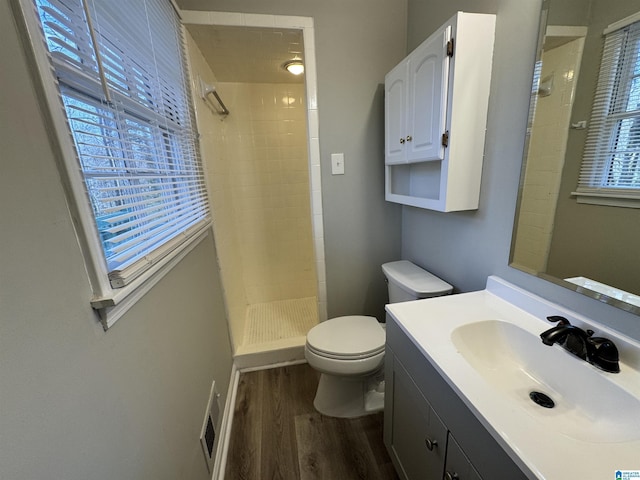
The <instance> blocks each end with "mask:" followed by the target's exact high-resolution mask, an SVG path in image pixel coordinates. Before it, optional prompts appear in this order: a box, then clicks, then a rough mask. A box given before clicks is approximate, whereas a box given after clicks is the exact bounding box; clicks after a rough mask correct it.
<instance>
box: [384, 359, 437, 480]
mask: <svg viewBox="0 0 640 480" xmlns="http://www.w3.org/2000/svg"><path fill="white" fill-rule="evenodd" d="M392 373H393V386H394V392H395V396H394V402H393V406H392V410H393V413H392V416H393V429H392V431H391V442H390V447H391V452H392V456H393V457H394V458H395V460H396V461H397V464H399V465H401V471H399V472H398V473H399V474H400V476H401V477H404V478H405V479H412V478H420V479H422V478H425V479H429V478H438V479H439V478H442V472H443V469H444V462H445V449H446V446H447V427H445V426H444V424H443V423H442V421H441V420H440V418H439V417H438V415H436V412H434V411H433V409H432V408H431V406H430V405H429V402H427V401H426V400H425V398H424V397H423V396H422V394H421V393H420V390H419V389H418V387H417V386H416V384H415V383H414V382H413V380H411V377H410V376H409V374H408V373H407V371H406V370H405V369H404V367H403V366H402V364H401V363H400V362H398V363H396V364H395V365H394V370H393V372H392ZM385 383H386V382H385Z"/></svg>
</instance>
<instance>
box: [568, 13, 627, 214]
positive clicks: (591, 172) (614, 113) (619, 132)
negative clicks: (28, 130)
mask: <svg viewBox="0 0 640 480" xmlns="http://www.w3.org/2000/svg"><path fill="white" fill-rule="evenodd" d="M639 54H640V22H635V23H631V24H628V25H626V26H624V27H622V28H618V29H616V30H614V31H611V32H610V33H606V34H605V40H604V49H603V53H602V61H601V66H600V74H599V77H598V84H597V88H596V94H595V100H594V106H593V110H592V117H591V124H590V127H589V133H588V135H587V142H586V145H585V151H584V157H583V162H582V167H581V171H580V177H579V180H578V189H577V191H576V192H574V193H575V194H576V195H578V198H579V200H580V199H582V201H586V202H589V203H605V204H612V205H614V204H619V205H623V204H621V203H617V202H613V203H608V202H607V201H602V200H593V199H591V200H590V199H589V197H595V198H598V197H600V198H601V199H602V198H614V199H615V198H618V199H622V200H624V199H640V56H639ZM585 197H586V198H585ZM625 206H638V207H640V204H637V203H631V204H627V205H625Z"/></svg>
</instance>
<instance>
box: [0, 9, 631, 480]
mask: <svg viewBox="0 0 640 480" xmlns="http://www.w3.org/2000/svg"><path fill="white" fill-rule="evenodd" d="M16 3H17V2H16V1H11V2H3V4H2V5H1V6H0V9H1V10H0V26H1V28H2V31H3V32H4V34H3V39H4V40H3V44H2V47H1V49H0V52H1V53H0V55H1V57H0V58H1V59H2V64H3V69H2V71H1V73H0V76H1V78H2V80H1V82H2V85H3V86H5V88H3V89H2V91H1V92H0V104H1V105H2V106H3V108H2V114H1V115H0V118H2V128H0V145H2V152H3V160H4V161H3V174H2V176H0V184H1V185H2V188H0V192H2V193H1V194H0V195H2V197H1V198H2V209H1V211H2V225H5V226H9V225H11V226H12V227H13V228H6V229H3V235H2V240H0V245H1V248H0V251H1V252H2V255H3V269H2V274H1V275H0V311H1V314H0V332H1V333H0V343H1V348H0V385H1V386H2V387H1V388H0V397H1V401H0V405H1V407H0V408H1V411H2V414H1V415H0V427H1V428H0V430H1V431H2V432H3V435H2V436H1V437H0V452H1V453H0V474H1V475H0V476H2V477H6V478H11V479H14V478H15V479H21V478H29V479H40V478H43V479H44V478H67V479H84V478H108V477H116V478H123V479H125V478H131V479H146V478H154V479H164V478H166V479H173V478H189V479H191V478H193V479H200V478H201V479H204V478H210V475H209V473H208V471H207V468H206V466H205V465H204V462H203V461H202V451H201V446H200V443H199V438H198V436H199V433H200V428H201V424H202V416H203V411H204V409H205V407H206V403H207V398H208V396H209V390H210V387H211V382H212V380H213V379H215V380H216V385H217V388H219V390H218V391H219V393H220V394H221V396H220V404H221V405H224V404H225V402H226V400H227V397H228V395H229V380H230V378H231V371H232V347H231V342H230V340H229V330H228V326H227V323H226V313H225V310H224V303H223V296H222V287H221V283H220V278H219V276H218V275H217V274H216V272H217V269H218V268H219V266H218V263H217V260H216V258H217V254H216V245H215V244H214V242H213V240H212V239H211V238H210V237H209V238H208V239H206V241H204V242H203V243H201V244H200V245H199V246H198V247H197V248H195V249H194V250H193V251H192V252H191V253H190V254H189V255H188V256H186V257H185V258H184V259H183V260H182V261H181V262H180V263H179V264H178V265H176V266H175V267H174V269H173V270H172V271H171V272H170V274H169V275H167V276H166V277H165V278H164V279H163V280H162V281H160V282H159V283H158V284H157V285H156V286H155V287H154V288H153V289H151V290H150V291H149V292H148V293H147V294H146V295H145V296H144V297H143V298H141V299H140V300H139V301H138V303H137V304H136V305H135V306H134V307H133V308H132V309H131V310H130V311H129V312H128V313H127V314H126V315H125V316H123V317H122V318H121V319H120V320H119V321H118V322H117V324H115V325H114V327H112V328H111V329H110V330H109V331H108V332H104V331H103V329H102V326H101V325H100V322H99V320H98V319H97V316H96V314H95V312H94V311H93V310H92V309H91V307H90V304H89V301H88V299H89V298H90V297H91V285H90V284H89V282H88V280H87V271H86V266H85V263H84V261H83V257H82V252H81V248H80V246H79V243H78V237H77V234H76V228H77V227H76V225H75V224H74V220H73V216H72V215H71V214H70V213H69V210H68V205H67V202H66V200H65V198H66V197H65V193H66V192H65V185H64V184H63V182H61V181H59V174H58V171H57V167H56V161H57V154H56V150H55V148H54V147H53V146H52V140H51V139H50V136H49V133H48V129H47V118H46V115H44V114H43V113H42V109H41V107H40V106H39V103H38V101H37V100H38V96H37V91H38V88H37V84H36V82H34V81H33V77H32V71H33V70H32V66H31V65H30V63H29V62H28V61H27V59H26V58H25V54H24V45H23V37H24V36H23V33H22V30H21V28H19V25H18V24H17V23H16V22H14V20H13V18H14V14H15V10H16V9H17V7H16ZM541 3H542V2H540V1H531V2H513V1H510V0H481V1H470V0H458V1H455V2H449V3H446V4H445V3H443V2H425V1H419V0H408V1H401V2H398V1H397V0H375V1H374V2H371V1H370V0H367V1H365V0H356V1H350V2H313V1H310V0H308V1H303V2H288V1H283V0H274V1H270V2H263V1H255V0H243V1H231V0H216V1H207V2H205V1H198V0H184V1H179V2H178V4H179V6H180V7H181V8H182V9H185V10H215V11H227V12H238V11H242V12H245V13H257V14H271V15H283V16H284V15H294V16H301V17H312V18H313V19H314V30H315V47H316V61H317V82H318V99H317V101H318V105H317V108H318V124H319V132H320V137H319V138H320V141H319V152H320V158H321V170H322V208H323V226H324V251H325V261H326V288H327V316H328V317H329V318H331V317H336V316H339V315H348V314H352V313H354V312H357V313H360V314H367V315H373V316H376V317H378V318H380V319H381V318H382V317H383V315H384V304H385V302H386V286H385V283H384V278H383V276H382V272H381V270H380V266H381V265H382V264H383V263H385V262H388V261H392V260H397V259H399V258H404V259H410V260H412V261H414V262H415V263H418V264H420V265H422V266H424V267H425V268H428V269H429V270H430V271H431V272H433V273H434V274H436V275H438V276H440V277H442V278H444V279H446V280H447V281H448V282H450V283H451V284H452V285H454V286H455V287H456V291H458V292H469V291H474V290H480V289H483V288H484V286H485V283H486V279H487V277H488V276H489V275H499V276H501V277H503V278H505V279H507V280H508V281H510V282H513V283H515V284H517V285H519V286H521V287H523V288H525V289H527V290H530V291H532V292H534V293H537V294H539V295H542V296H544V297H545V298H548V299H550V300H552V301H555V302H557V303H561V304H563V305H565V306H567V307H569V308H571V309H573V310H575V311H578V312H582V313H585V314H588V315H589V316H590V317H593V318H599V319H606V322H607V323H608V325H609V326H610V327H611V328H614V329H616V330H619V331H621V332H623V333H626V334H627V335H629V336H630V337H633V338H636V339H638V338H640V327H639V323H638V317H637V316H636V315H633V314H631V313H628V312H625V311H623V310H620V309H616V308H612V307H610V306H609V305H605V304H603V303H601V302H598V301H596V300H593V299H591V298H587V297H584V296H582V295H578V294H576V293H574V292H571V291H569V290H567V289H565V288H563V287H560V286H557V285H554V284H552V283H549V282H546V281H543V280H542V279H540V278H536V277H533V276H530V275H526V274H525V273H523V272H521V271H519V270H516V269H513V268H511V267H509V266H508V264H509V251H510V244H511V232H512V226H513V218H514V212H515V208H516V199H517V195H518V180H519V175H520V167H521V159H522V151H523V148H524V131H525V129H526V116H527V111H528V107H529V93H530V78H531V74H532V71H533V66H532V64H533V59H534V55H535V45H536V35H537V30H538V21H539V12H540V6H541ZM576 3H577V2H576ZM457 10H463V11H472V12H486V13H495V14H496V15H497V27H496V37H495V38H496V43H495V50H494V64H493V74H492V85H491V97H490V106H489V115H488V125H487V136H486V149H485V161H484V167H483V175H482V188H481V197H480V208H479V209H478V210H477V211H470V212H463V213H454V214H442V213H437V212H428V211H424V210H419V209H413V208H403V207H400V206H399V205H396V204H391V203H388V202H385V201H384V169H383V163H384V160H383V144H384V141H383V138H384V127H383V121H382V119H383V114H384V112H383V85H382V84H383V81H384V75H385V74H386V73H387V72H388V71H389V70H390V69H391V68H392V67H393V66H394V65H395V64H397V63H398V62H399V61H400V60H401V59H402V58H403V57H404V56H405V55H406V54H407V52H409V51H411V50H412V49H413V48H415V46H417V45H418V44H419V43H420V42H421V41H422V40H423V39H424V38H426V36H427V34H428V32H430V31H433V30H435V29H436V28H438V27H439V26H440V25H441V24H442V22H444V21H445V20H446V19H447V18H449V17H450V16H451V15H452V14H453V13H454V12H455V11H457ZM8 112H11V114H9V113H8ZM338 152H341V153H344V154H345V175H339V176H338V175H336V176H332V175H331V171H330V165H329V161H330V160H329V159H330V154H331V153H338ZM12 205H21V208H19V209H18V208H15V207H11V206H12Z"/></svg>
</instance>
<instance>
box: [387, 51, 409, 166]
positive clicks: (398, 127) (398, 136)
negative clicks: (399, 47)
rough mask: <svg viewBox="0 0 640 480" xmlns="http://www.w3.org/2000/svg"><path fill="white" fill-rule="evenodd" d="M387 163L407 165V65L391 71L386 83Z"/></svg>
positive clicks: (404, 63)
mask: <svg viewBox="0 0 640 480" xmlns="http://www.w3.org/2000/svg"><path fill="white" fill-rule="evenodd" d="M384 88H385V96H384V115H385V119H384V121H385V129H384V131H385V138H384V148H385V155H384V159H385V163H386V164H389V165H390V164H395V163H405V162H406V157H405V136H406V111H405V108H406V101H407V63H406V62H402V63H401V64H400V65H398V66H397V67H396V68H394V69H393V70H391V71H390V72H389V73H388V74H387V75H386V77H385V81H384Z"/></svg>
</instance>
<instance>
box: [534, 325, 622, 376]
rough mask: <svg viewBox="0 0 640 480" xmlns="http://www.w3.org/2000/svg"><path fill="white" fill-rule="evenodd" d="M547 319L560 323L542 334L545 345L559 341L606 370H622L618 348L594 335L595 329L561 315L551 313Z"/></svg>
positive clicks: (565, 347)
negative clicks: (582, 326)
mask: <svg viewBox="0 0 640 480" xmlns="http://www.w3.org/2000/svg"><path fill="white" fill-rule="evenodd" d="M547 320H549V321H550V322H557V323H558V325H556V326H555V327H552V328H550V329H549V330H546V331H544V332H542V333H541V334H540V338H541V339H542V343H544V344H545V345H553V344H554V343H557V344H558V345H560V346H561V347H562V348H564V349H565V350H567V351H568V352H569V353H571V354H573V355H575V356H576V357H578V358H581V359H582V360H585V361H587V362H589V363H590V364H591V365H593V366H595V367H598V368H600V369H601V370H604V371H605V372H611V373H618V372H619V371H620V365H619V363H618V361H619V355H618V349H617V348H616V346H615V345H614V343H613V342H612V341H611V340H609V339H607V338H603V337H594V336H593V330H586V331H585V330H583V329H581V328H580V327H577V326H575V325H571V323H570V322H569V320H567V319H566V318H564V317H561V316H559V315H551V316H549V317H547Z"/></svg>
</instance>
